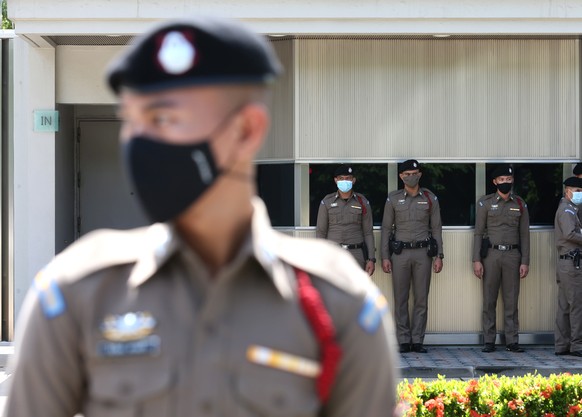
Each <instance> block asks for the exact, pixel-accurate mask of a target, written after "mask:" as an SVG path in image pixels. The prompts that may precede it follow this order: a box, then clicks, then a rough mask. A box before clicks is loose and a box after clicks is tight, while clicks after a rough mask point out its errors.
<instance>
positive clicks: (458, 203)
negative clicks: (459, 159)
mask: <svg viewBox="0 0 582 417" xmlns="http://www.w3.org/2000/svg"><path fill="white" fill-rule="evenodd" d="M420 186H421V187H423V188H428V189H429V190H431V191H432V192H433V193H435V195H436V196H437V197H438V199H439V204H440V207H441V218H442V221H443V226H472V225H474V224H475V164H444V163H443V164H422V178H421V179H420ZM398 187H399V188H403V187H404V184H403V183H402V181H401V180H400V179H398Z"/></svg>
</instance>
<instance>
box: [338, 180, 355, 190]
mask: <svg viewBox="0 0 582 417" xmlns="http://www.w3.org/2000/svg"><path fill="white" fill-rule="evenodd" d="M337 188H338V190H340V191H341V192H342V193H347V192H348V191H350V190H351V189H352V181H348V180H341V181H338V182H337Z"/></svg>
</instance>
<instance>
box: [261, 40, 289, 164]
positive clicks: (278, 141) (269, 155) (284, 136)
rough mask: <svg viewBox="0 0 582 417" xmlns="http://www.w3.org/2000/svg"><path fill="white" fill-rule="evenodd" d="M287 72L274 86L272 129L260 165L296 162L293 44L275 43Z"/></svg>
mask: <svg viewBox="0 0 582 417" xmlns="http://www.w3.org/2000/svg"><path fill="white" fill-rule="evenodd" d="M272 45H273V47H274V49H275V51H276V52H277V55H278V57H279V60H280V61H281V64H282V65H283V67H284V69H285V72H284V73H283V75H282V76H281V77H280V78H279V79H278V80H277V82H276V83H275V85H274V86H273V93H272V103H271V117H272V118H271V129H270V132H269V136H268V137H267V139H266V142H265V144H264V146H263V148H262V150H261V152H260V153H259V155H258V156H257V158H256V160H257V161H264V160H292V159H293V157H294V154H293V150H294V144H293V137H294V118H295V114H294V106H295V103H294V102H295V94H294V76H295V75H294V74H295V71H294V66H293V40H291V39H281V40H274V41H272Z"/></svg>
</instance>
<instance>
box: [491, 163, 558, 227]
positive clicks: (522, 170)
mask: <svg viewBox="0 0 582 417" xmlns="http://www.w3.org/2000/svg"><path fill="white" fill-rule="evenodd" d="M497 165H498V164H487V167H486V172H487V187H486V190H487V194H490V193H494V192H495V191H496V188H495V185H494V184H493V182H492V180H491V174H492V172H493V170H494V169H495V168H496V167H497ZM511 165H512V166H513V168H514V172H515V175H514V182H515V184H514V186H513V189H514V191H515V192H516V193H517V194H518V195H519V196H521V197H523V199H524V200H525V202H526V203H527V206H528V211H529V217H530V224H531V225H536V226H553V224H554V216H555V214H556V209H557V208H558V203H559V202H560V198H562V170H563V164H511Z"/></svg>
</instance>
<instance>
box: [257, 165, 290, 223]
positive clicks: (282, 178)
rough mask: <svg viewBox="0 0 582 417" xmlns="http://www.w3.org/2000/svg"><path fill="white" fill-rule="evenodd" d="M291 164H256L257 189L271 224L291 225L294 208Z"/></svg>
mask: <svg viewBox="0 0 582 417" xmlns="http://www.w3.org/2000/svg"><path fill="white" fill-rule="evenodd" d="M293 175H294V170H293V164H261V165H257V191H258V193H259V196H260V197H261V198H262V199H263V200H264V201H265V204H266V206H267V210H268V211H269V217H270V218H271V224H272V225H273V226H293V225H294V216H293V210H294V208H295V201H294V181H293Z"/></svg>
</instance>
